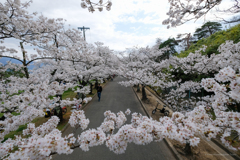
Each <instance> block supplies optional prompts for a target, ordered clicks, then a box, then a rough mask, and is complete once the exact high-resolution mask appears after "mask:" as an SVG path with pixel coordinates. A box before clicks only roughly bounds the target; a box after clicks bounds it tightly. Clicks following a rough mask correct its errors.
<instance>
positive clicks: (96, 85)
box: [95, 79, 98, 89]
mask: <svg viewBox="0 0 240 160" xmlns="http://www.w3.org/2000/svg"><path fill="white" fill-rule="evenodd" d="M97 87H98V79H96V82H95V89H97Z"/></svg>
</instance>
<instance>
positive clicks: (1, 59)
mask: <svg viewBox="0 0 240 160" xmlns="http://www.w3.org/2000/svg"><path fill="white" fill-rule="evenodd" d="M7 61H11V62H12V63H15V64H22V63H21V62H20V61H18V60H16V59H13V58H7V57H2V58H0V63H2V64H4V65H5V64H7ZM33 68H34V65H33V64H30V65H29V66H28V69H33Z"/></svg>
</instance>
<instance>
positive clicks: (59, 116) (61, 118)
mask: <svg viewBox="0 0 240 160" xmlns="http://www.w3.org/2000/svg"><path fill="white" fill-rule="evenodd" d="M56 97H59V98H60V99H59V101H58V102H57V103H58V104H59V105H58V106H57V107H55V111H54V115H56V116H57V117H58V118H59V119H60V122H61V121H62V120H63V114H62V107H61V106H60V101H61V100H62V94H57V95H56ZM56 108H58V109H59V110H60V111H59V113H57V111H56Z"/></svg>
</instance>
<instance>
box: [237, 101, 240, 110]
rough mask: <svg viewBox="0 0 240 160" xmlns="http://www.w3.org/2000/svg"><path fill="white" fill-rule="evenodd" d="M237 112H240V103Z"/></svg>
mask: <svg viewBox="0 0 240 160" xmlns="http://www.w3.org/2000/svg"><path fill="white" fill-rule="evenodd" d="M237 111H238V112H240V103H237Z"/></svg>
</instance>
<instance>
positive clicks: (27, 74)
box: [20, 42, 29, 78]
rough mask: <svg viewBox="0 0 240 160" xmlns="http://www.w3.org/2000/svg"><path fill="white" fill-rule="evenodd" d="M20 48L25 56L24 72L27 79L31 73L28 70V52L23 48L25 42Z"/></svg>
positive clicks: (21, 43)
mask: <svg viewBox="0 0 240 160" xmlns="http://www.w3.org/2000/svg"><path fill="white" fill-rule="evenodd" d="M20 46H21V50H22V54H23V66H24V68H23V70H24V72H25V76H26V78H29V73H28V68H27V61H26V52H25V50H24V48H23V42H20Z"/></svg>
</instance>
